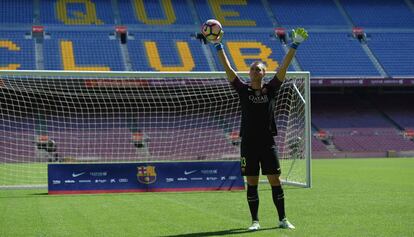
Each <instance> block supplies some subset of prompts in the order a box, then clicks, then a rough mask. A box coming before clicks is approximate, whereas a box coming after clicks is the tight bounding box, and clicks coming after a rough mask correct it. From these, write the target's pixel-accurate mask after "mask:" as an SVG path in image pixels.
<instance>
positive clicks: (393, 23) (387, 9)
mask: <svg viewBox="0 0 414 237" xmlns="http://www.w3.org/2000/svg"><path fill="white" fill-rule="evenodd" d="M341 3H342V5H343V6H344V8H345V10H346V11H347V13H348V14H349V16H350V17H351V18H352V21H353V23H354V24H355V25H356V26H362V27H391V28H403V27H411V28H412V27H413V26H414V13H413V12H412V10H411V9H410V8H408V6H407V4H406V3H405V1H404V0H392V1H390V0H366V1H360V0H346V1H341Z"/></svg>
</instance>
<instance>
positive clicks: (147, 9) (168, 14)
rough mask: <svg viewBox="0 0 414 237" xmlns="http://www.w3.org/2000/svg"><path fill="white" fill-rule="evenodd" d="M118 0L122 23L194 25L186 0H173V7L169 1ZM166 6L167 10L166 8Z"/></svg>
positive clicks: (166, 25)
mask: <svg viewBox="0 0 414 237" xmlns="http://www.w3.org/2000/svg"><path fill="white" fill-rule="evenodd" d="M139 2H140V1H130V0H118V5H119V11H120V18H121V22H122V24H134V25H136V24H138V25H149V26H151V25H159V26H165V27H168V26H170V25H194V19H193V17H192V14H191V10H190V7H189V6H188V4H187V1H186V0H172V1H171V3H172V5H171V8H169V7H168V5H167V4H166V3H167V2H168V1H148V0H147V1H143V8H142V6H141V5H140V4H139ZM164 7H165V10H164Z"/></svg>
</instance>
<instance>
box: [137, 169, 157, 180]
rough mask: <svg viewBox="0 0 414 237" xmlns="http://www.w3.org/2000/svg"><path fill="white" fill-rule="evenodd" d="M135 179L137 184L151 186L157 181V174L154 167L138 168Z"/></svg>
mask: <svg viewBox="0 0 414 237" xmlns="http://www.w3.org/2000/svg"><path fill="white" fill-rule="evenodd" d="M137 169H138V173H137V179H138V182H140V183H143V184H152V183H154V182H155V181H156V180H157V173H156V172H155V166H151V165H148V166H138V167H137Z"/></svg>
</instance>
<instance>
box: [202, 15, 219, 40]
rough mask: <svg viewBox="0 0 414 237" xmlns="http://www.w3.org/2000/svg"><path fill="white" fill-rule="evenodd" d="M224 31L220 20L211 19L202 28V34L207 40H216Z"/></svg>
mask: <svg viewBox="0 0 414 237" xmlns="http://www.w3.org/2000/svg"><path fill="white" fill-rule="evenodd" d="M221 31H222V27H221V23H220V22H219V21H218V20H215V19H210V20H207V21H206V22H204V23H203V25H202V26H201V33H202V34H203V35H204V37H206V39H207V40H216V39H217V38H218V37H219V36H220V32H221Z"/></svg>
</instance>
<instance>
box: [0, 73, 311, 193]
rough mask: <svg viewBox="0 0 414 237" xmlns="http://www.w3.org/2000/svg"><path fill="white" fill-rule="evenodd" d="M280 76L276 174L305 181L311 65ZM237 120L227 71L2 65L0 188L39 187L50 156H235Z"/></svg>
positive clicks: (76, 159)
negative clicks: (43, 68)
mask: <svg viewBox="0 0 414 237" xmlns="http://www.w3.org/2000/svg"><path fill="white" fill-rule="evenodd" d="M240 75H241V76H242V77H245V78H247V74H245V73H241V74H240ZM270 76H272V75H270ZM287 78H288V79H287V80H286V81H285V82H284V84H283V86H282V88H281V90H280V91H279V93H278V99H277V105H276V106H277V109H276V116H275V118H276V120H277V126H278V132H279V134H278V136H277V137H276V138H275V140H276V142H277V145H278V148H279V157H280V161H281V166H282V172H283V174H282V175H283V178H284V181H285V182H286V183H291V184H297V185H300V186H310V158H311V152H310V132H309V129H310V126H309V124H310V110H309V108H310V103H309V102H310V101H309V88H310V87H309V73H305V72H297V73H288V75H287ZM239 126H240V108H239V99H238V95H237V93H236V92H235V91H234V90H233V89H232V88H231V86H230V85H229V83H228V81H227V80H226V77H225V74H224V73H219V72H198V73H154V72H137V73H131V72H107V73H104V72H61V71H0V188H2V187H3V188H7V187H9V188H13V187H26V186H28V187H35V186H40V187H46V185H47V164H48V163H52V162H60V163H66V162H68V163H81V162H87V163H91V162H96V163H105V162H113V163H118V162H140V161H190V160H191V161H195V160H200V161H201V160H202V161H216V160H238V159H239V157H240V155H239V153H240V138H239Z"/></svg>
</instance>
